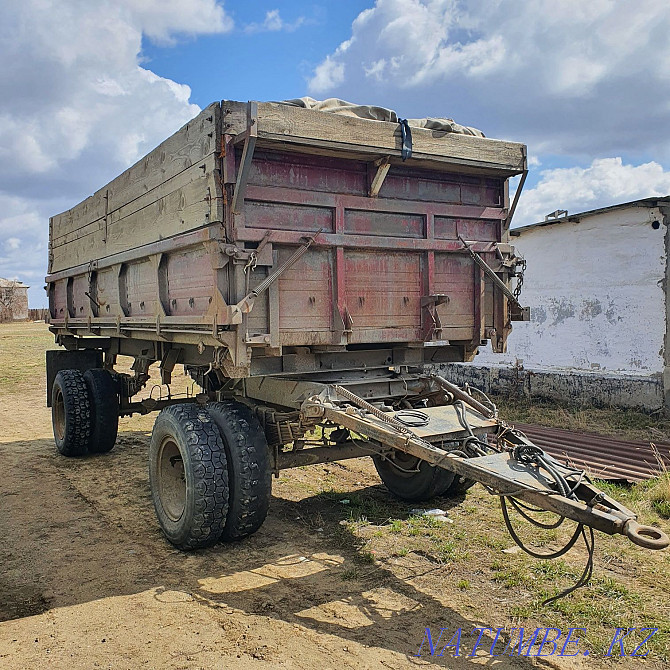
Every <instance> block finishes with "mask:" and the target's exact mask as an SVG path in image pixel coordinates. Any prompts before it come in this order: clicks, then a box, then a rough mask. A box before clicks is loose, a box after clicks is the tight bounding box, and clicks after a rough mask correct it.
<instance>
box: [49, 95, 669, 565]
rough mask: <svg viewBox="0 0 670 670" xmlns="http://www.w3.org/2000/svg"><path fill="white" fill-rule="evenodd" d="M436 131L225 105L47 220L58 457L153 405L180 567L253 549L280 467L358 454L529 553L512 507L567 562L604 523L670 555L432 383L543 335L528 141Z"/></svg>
mask: <svg viewBox="0 0 670 670" xmlns="http://www.w3.org/2000/svg"><path fill="white" fill-rule="evenodd" d="M422 125H423V127H416V125H415V126H414V127H412V124H410V123H408V122H407V121H404V120H398V119H396V118H394V117H389V118H388V119H387V120H377V119H376V118H375V119H373V118H361V116H360V115H343V114H333V113H327V112H324V111H319V110H314V109H307V108H304V107H299V106H295V105H289V104H283V103H260V102H249V103H240V102H235V101H230V100H224V101H222V102H215V103H213V104H212V105H210V106H209V107H207V108H206V109H205V110H204V111H203V112H202V113H201V114H200V115H198V116H197V117H196V118H195V119H193V120H192V121H191V122H189V123H188V124H187V125H186V126H184V127H183V128H182V129H181V130H179V131H178V132H176V133H175V134H174V135H173V136H172V137H170V138H169V139H167V140H166V141H165V142H163V143H162V144H161V145H160V146H158V147H157V148H156V149H155V150H154V151H152V152H151V153H149V154H148V155H147V156H146V157H145V158H143V159H142V160H140V161H139V162H138V163H136V164H135V165H133V166H132V167H131V168H129V169H128V170H126V171H125V172H124V173H123V174H121V175H120V176H119V177H117V178H116V179H114V180H113V181H112V182H110V183H109V184H107V185H106V186H104V187H103V188H102V189H100V190H99V191H97V192H96V193H95V194H93V195H92V196H91V197H89V198H88V199H86V200H85V201H83V202H82V203H80V204H78V205H76V206H75V207H73V208H72V209H70V210H68V211H67V212H64V213H62V214H59V215H57V216H54V217H53V218H52V219H51V220H50V231H49V275H48V276H47V278H46V282H47V291H48V296H49V315H50V329H51V331H52V332H53V333H54V335H55V338H56V342H57V343H58V344H59V345H61V346H62V349H60V350H57V351H49V352H47V404H49V405H50V406H51V407H52V415H53V427H54V437H55V442H56V446H57V448H58V450H59V451H60V453H61V454H63V455H64V456H83V455H86V454H96V453H102V452H107V451H110V450H111V449H112V448H113V446H114V442H115V439H116V432H117V427H118V418H119V416H125V415H130V414H133V413H148V412H153V411H159V414H158V417H157V419H156V422H155V425H154V429H153V433H152V439H151V447H150V454H149V461H150V463H149V475H150V484H151V491H152V497H153V502H154V506H155V509H156V514H157V517H158V521H159V524H160V526H161V528H162V530H163V532H164V533H165V535H166V537H167V538H168V539H169V540H170V542H172V543H173V544H174V545H175V546H177V547H179V548H181V549H195V548H199V547H204V546H209V545H212V544H214V543H216V542H219V541H220V540H224V541H227V540H235V539H239V538H242V537H245V536H247V535H250V534H251V533H253V532H255V531H256V530H257V529H258V528H259V527H260V526H261V524H262V523H263V521H264V519H265V517H266V514H267V511H268V506H269V503H270V495H271V478H272V474H273V473H274V474H278V473H279V471H281V470H282V469H286V468H292V467H297V466H302V465H308V464H315V463H324V462H329V461H335V460H343V459H347V458H358V457H361V456H369V457H372V458H373V460H374V464H375V467H376V469H377V471H378V473H379V475H380V477H381V480H382V481H383V483H384V484H385V485H386V487H387V488H388V489H389V490H390V492H391V493H392V494H394V495H396V496H398V497H400V498H402V499H404V500H408V501H422V500H428V499H430V498H432V497H434V496H456V495H462V494H463V493H464V492H465V491H466V490H467V489H468V488H469V487H470V486H472V485H473V484H474V483H475V482H480V483H481V484H483V485H484V486H485V487H486V488H487V489H488V490H489V491H490V492H491V493H492V494H494V495H496V496H499V497H500V499H501V502H502V504H503V513H504V517H505V519H506V523H507V524H508V527H509V529H510V532H511V533H512V536H513V537H514V538H515V540H517V541H519V539H518V536H517V535H516V533H515V531H514V528H513V525H512V524H511V522H510V520H509V509H508V507H507V503H508V502H509V503H510V504H511V505H512V507H513V508H514V509H515V510H516V511H517V512H519V513H520V514H521V516H522V517H524V518H526V519H529V518H531V517H532V515H530V514H529V513H528V510H534V511H535V512H540V511H547V512H553V513H554V514H556V515H558V517H559V521H560V519H564V518H567V519H572V520H573V521H575V522H577V526H576V530H575V534H574V536H573V539H572V540H571V541H570V543H569V544H570V546H572V544H574V543H575V541H576V540H577V539H579V538H580V537H583V538H584V540H585V541H586V543H587V546H592V532H593V529H596V530H599V531H602V532H604V533H609V534H615V533H620V534H623V535H625V536H627V537H628V538H629V539H630V540H631V541H633V542H635V543H636V544H638V545H640V546H643V547H647V548H650V549H661V548H664V547H666V546H667V545H668V542H669V541H668V538H667V537H666V535H665V534H664V533H663V532H662V531H661V530H659V529H658V528H653V527H646V526H640V525H639V524H638V523H637V521H636V517H635V514H634V513H633V512H631V511H630V510H628V509H626V508H625V507H623V506H622V505H620V504H619V503H617V502H616V501H614V500H612V499H611V498H609V497H608V496H607V495H605V494H604V493H602V492H600V491H598V490H597V489H596V488H595V487H594V486H593V485H592V484H591V483H590V482H589V480H588V477H587V476H586V474H585V473H584V472H582V471H579V470H575V469H574V468H571V467H570V466H568V465H567V464H564V463H559V462H558V461H556V460H554V459H552V458H551V457H549V456H548V455H546V454H544V453H543V452H542V450H541V449H538V448H537V447H536V446H534V445H533V444H532V443H531V442H530V441H529V440H527V439H526V438H525V436H524V435H523V434H522V433H520V432H519V431H517V430H515V429H514V427H513V426H509V425H508V424H506V423H505V422H504V421H502V420H501V419H500V418H499V417H498V414H497V409H496V408H495V406H494V405H493V404H492V403H491V402H490V400H489V399H488V398H486V397H485V396H483V395H481V394H479V393H478V392H477V391H476V390H473V389H461V388H458V387H456V386H454V385H453V384H451V383H450V382H449V381H448V380H447V379H444V378H443V377H442V376H441V375H440V374H439V366H440V364H441V363H445V362H453V361H468V360H471V359H472V358H473V357H474V355H475V354H476V352H477V348H478V347H479V346H481V345H482V344H485V343H487V342H490V343H491V346H492V347H493V349H494V350H495V351H499V352H502V351H504V350H505V346H506V340H507V336H508V335H509V333H510V330H511V322H512V321H514V320H521V319H528V318H529V314H528V310H527V309H525V308H524V307H523V306H522V304H521V303H520V300H519V291H518V289H519V288H520V286H521V280H522V270H523V267H524V262H523V259H521V258H519V257H518V256H517V255H516V253H515V250H514V247H513V246H512V245H510V243H509V225H510V221H511V218H512V215H513V213H514V209H515V207H516V202H517V200H518V195H519V192H520V189H518V190H517V192H516V195H515V198H514V200H513V201H512V202H510V199H509V180H510V179H511V178H512V177H515V176H521V180H522V182H523V179H524V178H525V175H526V173H527V161H526V148H525V146H524V145H522V144H518V143H513V142H503V141H500V140H494V139H488V138H484V137H480V136H478V135H477V134H473V133H466V132H459V129H458V127H457V126H456V124H454V127H451V126H449V124H448V123H447V124H444V125H440V124H435V123H424V124H422ZM522 185H523V184H521V186H522ZM515 277H516V282H514V281H513V280H514V278H515ZM512 286H514V287H515V288H514V289H513V288H512ZM119 356H130V357H132V358H133V361H134V362H133V365H132V374H123V373H120V372H119V371H117V370H116V369H115V366H116V365H117V357H119ZM153 364H157V365H158V366H159V370H160V375H161V381H162V383H163V384H168V385H169V383H170V381H171V375H172V372H173V370H174V367H175V365H183V366H184V368H185V370H186V371H187V373H188V374H189V375H190V376H191V377H192V378H193V379H194V380H195V382H197V384H198V386H199V387H200V389H201V392H200V393H198V394H197V395H195V396H192V397H176V396H173V395H171V394H168V395H167V396H161V397H159V398H154V397H151V395H149V396H148V397H146V394H145V397H142V392H143V389H144V388H145V386H146V384H147V381H148V379H149V368H150V366H151V365H153ZM587 529H589V530H588V533H591V540H589V535H588V534H587ZM519 542H520V541H519ZM589 542H590V545H589ZM529 552H530V553H533V551H532V550H529Z"/></svg>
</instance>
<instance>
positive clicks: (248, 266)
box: [244, 251, 258, 274]
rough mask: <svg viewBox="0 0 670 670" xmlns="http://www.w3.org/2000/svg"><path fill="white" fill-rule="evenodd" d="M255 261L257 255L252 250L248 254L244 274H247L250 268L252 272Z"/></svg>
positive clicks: (256, 261) (256, 260) (254, 267)
mask: <svg viewBox="0 0 670 670" xmlns="http://www.w3.org/2000/svg"><path fill="white" fill-rule="evenodd" d="M257 263H258V255H257V254H256V252H255V251H252V252H251V253H250V254H249V261H248V262H247V264H246V265H245V266H244V274H247V271H248V270H251V271H252V272H253V271H254V270H255V269H256V264H257Z"/></svg>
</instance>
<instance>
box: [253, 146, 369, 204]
mask: <svg viewBox="0 0 670 670" xmlns="http://www.w3.org/2000/svg"><path fill="white" fill-rule="evenodd" d="M249 184H250V185H254V186H275V187H277V186H284V187H288V188H291V189H299V190H305V191H319V192H322V193H347V194H352V195H354V194H355V195H366V193H367V167H366V165H365V163H362V162H360V161H351V160H346V159H341V158H340V159H337V158H329V157H326V156H309V155H305V154H302V155H296V154H287V153H270V152H257V153H256V155H255V158H254V162H253V163H252V166H251V171H250V173H249Z"/></svg>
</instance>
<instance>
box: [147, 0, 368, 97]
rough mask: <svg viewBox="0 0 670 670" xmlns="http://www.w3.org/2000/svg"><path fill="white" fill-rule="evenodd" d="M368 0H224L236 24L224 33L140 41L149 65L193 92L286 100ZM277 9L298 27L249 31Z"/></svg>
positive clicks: (301, 90)
mask: <svg viewBox="0 0 670 670" xmlns="http://www.w3.org/2000/svg"><path fill="white" fill-rule="evenodd" d="M369 6H370V3H369V2H366V1H364V0H342V1H339V2H321V3H311V2H300V1H297V2H276V1H274V2H273V1H270V2H227V3H226V4H225V7H226V10H227V11H228V13H229V14H230V15H231V17H232V18H233V20H234V21H235V25H236V26H237V28H236V29H235V30H234V31H233V32H231V33H229V34H227V35H225V36H221V35H212V36H203V37H199V38H197V39H183V40H180V42H179V43H178V44H177V45H175V46H171V47H167V48H166V47H163V46H160V45H156V44H154V43H153V42H152V41H151V40H148V39H145V40H144V41H143V45H142V50H143V54H144V58H145V60H144V65H145V67H148V68H149V69H151V70H152V71H154V72H155V73H156V74H159V75H160V76H162V77H167V78H169V79H172V80H174V81H178V82H183V83H187V84H188V85H189V86H190V87H191V91H192V95H191V100H192V101H193V102H195V103H196V104H198V105H200V106H201V107H204V106H206V105H208V104H209V103H210V102H213V101H214V100H220V99H222V98H226V99H229V100H251V99H258V100H284V99H287V98H297V97H301V96H303V95H306V91H307V80H308V79H309V78H310V77H311V76H312V72H313V70H314V68H315V67H316V66H317V65H318V64H319V63H320V62H321V61H322V60H323V58H324V57H325V56H326V55H327V54H328V53H330V52H331V51H334V50H335V49H336V48H337V47H338V46H339V44H340V43H341V42H342V41H343V40H344V39H346V37H347V35H348V33H349V32H350V30H351V24H352V22H353V20H354V19H355V18H356V17H357V16H358V15H359V14H360V12H361V11H363V10H364V9H365V8H366V7H369ZM277 9H278V10H279V12H280V17H281V19H282V21H285V22H286V23H287V24H289V25H293V24H295V23H296V22H297V21H299V20H300V19H303V23H301V24H300V25H299V26H298V27H296V28H295V29H291V28H289V29H283V30H260V29H259V30H257V31H255V32H246V31H245V28H247V27H248V26H249V25H251V24H262V23H263V21H264V20H265V17H266V15H267V13H268V12H272V11H273V10H277Z"/></svg>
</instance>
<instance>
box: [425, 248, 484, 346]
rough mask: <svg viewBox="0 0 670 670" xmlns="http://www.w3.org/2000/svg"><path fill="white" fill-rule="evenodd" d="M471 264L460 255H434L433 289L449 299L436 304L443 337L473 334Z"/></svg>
mask: <svg viewBox="0 0 670 670" xmlns="http://www.w3.org/2000/svg"><path fill="white" fill-rule="evenodd" d="M473 267H474V263H473V261H472V259H471V258H470V257H469V256H465V255H463V254H435V278H434V284H433V290H434V291H435V293H436V294H438V295H446V296H448V298H449V300H448V302H447V303H446V304H442V305H440V306H439V307H438V314H439V316H440V320H441V321H442V327H443V331H442V336H443V337H444V338H445V339H453V340H471V339H472V338H473V337H474V323H475V314H474V303H475V286H474V283H473V279H472V273H473Z"/></svg>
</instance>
